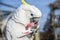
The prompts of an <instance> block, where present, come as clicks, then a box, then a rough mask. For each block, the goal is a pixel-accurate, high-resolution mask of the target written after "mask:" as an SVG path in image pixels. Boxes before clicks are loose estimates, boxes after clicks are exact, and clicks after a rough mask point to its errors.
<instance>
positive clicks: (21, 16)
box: [6, 4, 41, 40]
mask: <svg viewBox="0 0 60 40" xmlns="http://www.w3.org/2000/svg"><path fill="white" fill-rule="evenodd" d="M32 15H33V17H39V18H40V17H41V11H40V10H39V9H38V8H37V7H35V6H34V5H31V6H29V5H24V4H22V5H21V6H20V7H19V8H17V9H16V11H15V12H14V13H13V15H12V16H11V17H10V19H9V20H8V22H7V25H6V40H30V38H28V37H27V36H24V37H21V36H23V35H28V34H29V33H31V32H32V31H31V30H30V29H28V30H26V26H27V24H28V23H29V22H30V18H32ZM32 24H33V23H32ZM37 28H39V25H38V27H37ZM20 37H21V38H20Z"/></svg>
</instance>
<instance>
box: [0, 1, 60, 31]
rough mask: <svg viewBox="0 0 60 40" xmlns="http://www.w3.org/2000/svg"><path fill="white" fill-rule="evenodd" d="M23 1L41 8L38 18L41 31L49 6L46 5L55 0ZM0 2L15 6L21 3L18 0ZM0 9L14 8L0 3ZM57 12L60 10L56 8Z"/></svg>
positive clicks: (8, 9) (10, 9)
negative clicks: (40, 15)
mask: <svg viewBox="0 0 60 40" xmlns="http://www.w3.org/2000/svg"><path fill="white" fill-rule="evenodd" d="M25 1H26V2H27V3H29V4H31V5H35V6H36V7H37V8H39V9H40V10H41V13H42V17H41V19H40V31H43V27H44V24H45V22H46V19H47V17H48V14H49V12H50V8H49V6H48V5H49V3H51V2H54V1H55V0H25ZM0 2H3V3H6V4H9V5H12V6H15V7H17V8H18V7H19V6H20V5H21V2H20V0H0ZM0 10H6V11H13V10H14V9H13V8H11V7H7V6H4V5H0ZM59 12H60V10H56V12H55V13H58V14H59Z"/></svg>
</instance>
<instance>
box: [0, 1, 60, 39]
mask: <svg viewBox="0 0 60 40" xmlns="http://www.w3.org/2000/svg"><path fill="white" fill-rule="evenodd" d="M25 1H26V2H27V3H29V4H31V5H34V6H36V7H37V8H39V9H40V10H41V13H42V17H41V19H40V30H39V32H40V39H41V40H60V0H25ZM20 5H21V2H20V0H0V40H4V35H3V34H4V27H5V24H6V22H7V20H8V18H9V16H11V15H10V14H11V13H12V12H14V11H15V10H16V9H17V8H18V7H19V6H20Z"/></svg>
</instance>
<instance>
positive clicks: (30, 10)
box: [23, 5, 42, 21]
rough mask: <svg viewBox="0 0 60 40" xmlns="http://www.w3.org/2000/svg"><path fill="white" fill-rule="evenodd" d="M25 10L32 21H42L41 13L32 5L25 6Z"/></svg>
mask: <svg viewBox="0 0 60 40" xmlns="http://www.w3.org/2000/svg"><path fill="white" fill-rule="evenodd" d="M23 6H24V7H23V9H24V10H25V13H26V17H28V18H29V19H30V20H31V21H33V20H35V21H38V20H39V19H40V17H41V16H42V15H41V11H40V10H39V9H38V8H36V7H35V6H33V5H31V6H29V5H23Z"/></svg>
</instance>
